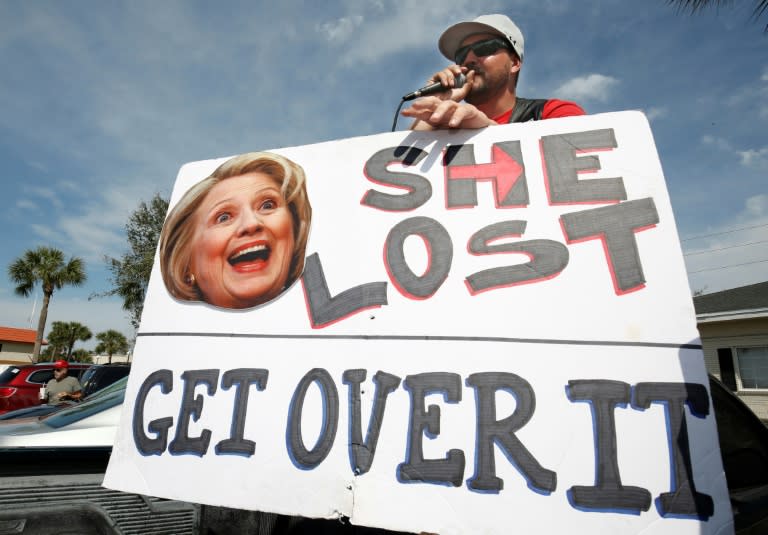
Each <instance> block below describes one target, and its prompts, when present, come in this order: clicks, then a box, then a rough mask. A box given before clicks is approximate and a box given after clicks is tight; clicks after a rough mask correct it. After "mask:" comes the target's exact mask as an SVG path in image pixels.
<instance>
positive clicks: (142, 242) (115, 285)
mask: <svg viewBox="0 0 768 535" xmlns="http://www.w3.org/2000/svg"><path fill="white" fill-rule="evenodd" d="M166 212H168V200H167V199H163V198H162V197H161V196H160V195H159V194H155V196H154V197H152V200H151V201H149V203H146V202H144V201H141V203H140V204H139V207H138V208H137V209H136V210H135V211H134V212H133V213H132V214H131V215H130V217H129V218H128V222H127V223H126V225H125V233H126V235H127V237H128V251H126V252H125V253H124V254H123V256H122V257H121V258H119V259H118V258H112V257H105V261H106V263H107V267H108V268H109V270H110V272H111V273H112V277H111V282H112V289H111V290H109V291H107V292H105V293H103V294H100V296H112V295H119V296H120V297H122V298H123V310H127V311H128V312H129V313H130V318H131V324H132V325H133V327H134V328H138V326H139V321H140V320H141V311H142V309H143V308H144V295H145V294H146V292H147V284H148V283H149V275H150V273H151V272H152V263H153V261H154V259H155V251H156V249H157V242H158V241H159V240H160V231H161V230H162V228H163V221H164V220H165V214H166Z"/></svg>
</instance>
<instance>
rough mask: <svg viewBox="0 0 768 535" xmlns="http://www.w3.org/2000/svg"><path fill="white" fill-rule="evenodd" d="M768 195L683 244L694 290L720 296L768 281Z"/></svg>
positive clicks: (756, 197)
mask: <svg viewBox="0 0 768 535" xmlns="http://www.w3.org/2000/svg"><path fill="white" fill-rule="evenodd" d="M766 228H768V194H759V195H753V196H751V197H749V198H747V199H746V200H745V201H744V206H743V208H742V210H741V211H739V212H738V213H737V214H735V215H734V216H733V217H732V218H731V219H729V220H727V221H725V222H723V223H722V224H720V225H718V226H714V227H704V228H702V229H701V231H700V232H699V233H698V236H700V237H690V238H687V239H684V240H683V249H684V254H685V255H686V257H685V264H686V267H687V270H688V273H689V282H690V286H691V290H692V291H695V290H702V289H705V290H706V293H710V292H717V291H720V290H725V289H728V288H736V287H739V286H745V285H748V284H754V283H757V282H763V281H765V280H768V277H766V266H767V265H768V246H766V242H765V240H766Z"/></svg>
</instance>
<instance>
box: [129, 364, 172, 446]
mask: <svg viewBox="0 0 768 535" xmlns="http://www.w3.org/2000/svg"><path fill="white" fill-rule="evenodd" d="M157 385H160V391H161V392H162V393H163V394H167V393H168V392H170V391H171V390H173V374H172V373H171V370H157V371H156V372H152V373H151V374H150V375H149V377H147V378H146V379H145V380H144V382H143V383H142V384H141V388H139V393H138V395H137V396H136V403H135V404H134V406H133V441H134V442H135V443H136V449H137V450H139V453H141V454H142V455H161V454H162V453H163V452H164V451H165V447H166V445H167V444H168V428H169V427H171V426H172V425H173V418H172V417H170V416H167V417H165V418H158V419H157V420H152V421H151V422H149V426H148V427H149V430H150V431H151V432H152V433H155V435H156V438H149V437H148V436H147V435H146V433H144V403H146V401H147V396H148V395H149V391H150V390H152V388H154V387H155V386H157Z"/></svg>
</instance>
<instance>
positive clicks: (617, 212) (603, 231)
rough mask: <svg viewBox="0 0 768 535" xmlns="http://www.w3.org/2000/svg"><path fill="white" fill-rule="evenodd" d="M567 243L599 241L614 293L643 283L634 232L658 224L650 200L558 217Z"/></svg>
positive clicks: (639, 286) (629, 202) (636, 287)
mask: <svg viewBox="0 0 768 535" xmlns="http://www.w3.org/2000/svg"><path fill="white" fill-rule="evenodd" d="M561 221H562V223H563V229H565V234H566V239H567V241H568V243H572V242H574V241H581V240H586V239H589V238H600V239H602V240H603V245H604V248H605V251H606V253H607V254H608V258H607V260H608V269H609V270H610V271H611V277H612V278H613V286H614V288H615V290H616V293H617V294H622V293H626V292H629V291H632V290H637V289H639V288H641V287H642V285H643V284H645V275H644V274H643V265H642V263H641V262H640V254H639V253H638V251H637V241H636V240H635V234H634V233H635V232H636V231H638V230H642V229H643V228H644V227H650V226H652V225H655V224H656V223H658V222H659V214H658V212H656V205H655V204H654V203H653V199H651V198H647V199H637V200H634V201H627V202H623V203H621V204H614V205H611V206H602V207H600V208H593V209H592V210H584V211H583V212H572V213H570V214H563V215H562V216H561Z"/></svg>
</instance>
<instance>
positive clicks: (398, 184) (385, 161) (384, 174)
mask: <svg viewBox="0 0 768 535" xmlns="http://www.w3.org/2000/svg"><path fill="white" fill-rule="evenodd" d="M426 156H427V153H426V152H425V151H423V150H421V149H418V148H416V147H391V148H388V149H381V150H380V151H379V152H377V153H376V154H374V155H373V156H371V157H370V159H369V160H368V161H367V162H366V163H365V176H366V177H368V180H370V181H371V182H378V183H379V184H384V185H387V186H392V187H395V188H401V189H405V190H407V191H408V193H407V194H405V195H391V194H389V193H381V192H380V191H376V190H373V189H369V190H368V191H366V192H365V195H363V199H362V200H361V201H360V204H362V205H364V206H370V207H372V208H378V209H380V210H387V211H393V212H405V211H408V210H415V209H416V208H418V207H419V206H421V205H422V204H424V203H425V202H427V201H428V200H429V198H430V197H431V196H432V184H430V183H429V180H427V179H426V178H424V177H423V176H421V175H412V174H409V173H393V172H391V171H388V170H387V167H388V166H389V165H391V164H393V163H402V164H403V165H416V164H417V163H419V162H420V161H421V160H423V159H424V158H425V157H426Z"/></svg>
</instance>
